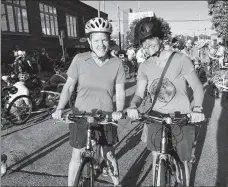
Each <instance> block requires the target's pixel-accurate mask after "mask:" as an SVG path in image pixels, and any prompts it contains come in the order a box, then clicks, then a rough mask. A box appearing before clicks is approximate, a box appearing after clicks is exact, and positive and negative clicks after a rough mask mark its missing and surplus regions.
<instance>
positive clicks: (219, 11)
mask: <svg viewBox="0 0 228 187" xmlns="http://www.w3.org/2000/svg"><path fill="white" fill-rule="evenodd" d="M208 8H209V15H210V16H212V29H214V30H215V31H216V32H217V34H218V36H219V37H221V38H223V39H224V38H225V37H226V34H227V33H228V2H227V1H218V0H208Z"/></svg>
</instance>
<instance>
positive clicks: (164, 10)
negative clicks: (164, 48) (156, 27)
mask: <svg viewBox="0 0 228 187" xmlns="http://www.w3.org/2000/svg"><path fill="white" fill-rule="evenodd" d="M82 2H83V3H86V4H88V5H90V6H92V7H94V8H96V9H98V7H99V1H82ZM104 2H105V4H104ZM117 4H118V5H119V7H120V20H121V21H120V23H121V24H120V25H121V33H123V26H122V23H123V14H125V13H124V12H126V9H129V8H131V9H132V10H133V12H138V11H142V12H143V11H153V12H154V13H155V15H156V16H157V17H162V18H163V19H164V20H166V21H167V22H168V23H169V25H170V27H171V32H172V33H173V34H184V35H190V36H194V34H195V35H198V34H205V33H206V34H207V35H210V34H212V33H214V31H213V30H212V29H211V25H212V24H211V21H210V19H211V16H209V15H208V6H207V2H206V1H199V0H198V1H107V0H106V1H103V0H101V1H100V10H101V11H104V10H105V11H104V12H105V13H107V14H108V18H109V19H110V20H113V21H114V22H113V24H112V25H113V35H116V34H118V32H119V30H118V29H119V26H118V14H117ZM104 5H105V6H104ZM185 20H201V21H185ZM203 20H206V21H203ZM205 28H206V30H205Z"/></svg>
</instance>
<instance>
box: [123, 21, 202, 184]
mask: <svg viewBox="0 0 228 187" xmlns="http://www.w3.org/2000/svg"><path fill="white" fill-rule="evenodd" d="M163 38H164V33H163V31H162V27H161V22H160V21H159V20H158V19H157V18H155V17H146V18H143V19H142V20H140V21H139V22H138V23H137V25H136V27H135V40H136V41H137V42H138V44H139V45H141V46H142V47H143V48H144V49H145V51H146V52H147V54H148V55H149V58H148V59H147V60H146V61H145V62H144V63H143V64H141V65H140V67H139V70H138V76H137V79H138V80H137V86H136V92H135V95H134V97H133V99H132V101H131V103H130V107H129V108H128V109H127V113H128V116H129V117H130V118H133V119H138V118H139V113H138V110H137V108H138V107H139V105H140V104H141V102H142V100H143V96H144V91H145V89H146V87H147V89H148V91H149V93H150V94H151V97H152V99H154V95H155V90H156V88H157V85H158V81H159V78H160V76H161V74H162V71H163V68H164V67H165V65H166V63H167V60H168V58H169V57H170V55H171V54H172V53H173V51H171V50H166V51H165V50H163V47H162V40H163ZM186 81H187V82H188V83H189V85H190V86H191V88H192V89H193V92H194V104H195V105H194V107H193V108H191V105H190V101H189V99H188V95H187V90H186ZM203 97H204V93H203V86H202V84H201V82H200V80H199V78H198V77H197V75H196V73H195V71H194V67H193V64H192V62H191V60H190V59H189V58H188V57H187V56H186V55H185V54H182V53H179V52H176V53H175V54H174V56H173V59H172V61H171V64H170V66H169V68H168V70H167V72H166V74H165V77H164V79H163V81H162V86H161V89H160V92H159V94H158V97H157V100H156V104H155V105H154V108H153V111H150V112H151V113H153V114H154V115H158V116H160V115H163V114H168V113H174V112H180V113H184V114H186V113H190V114H191V120H192V122H193V123H196V122H200V121H203V120H204V118H205V117H204V114H203V111H202V103H203ZM160 128H161V124H160V123H157V122H155V123H153V125H149V126H148V127H147V126H145V127H144V130H148V133H147V134H146V135H147V139H146V141H147V148H148V149H149V150H151V151H152V155H153V163H155V158H156V156H157V152H156V147H155V146H154V144H155V145H158V144H157V143H158V142H160V138H161V136H160V135H159V134H158V135H156V137H154V135H155V134H156V133H157V132H159V129H160ZM179 131H180V129H179V128H177V127H176V128H175V126H174V127H172V133H173V134H178V133H179ZM182 132H183V134H184V136H183V137H182V136H181V138H182V141H178V138H179V139H180V137H177V141H178V142H179V143H178V144H177V147H176V150H177V153H178V155H179V158H180V160H181V161H183V162H184V165H185V169H186V174H187V176H188V178H187V179H189V177H190V175H189V173H190V172H189V168H188V162H189V161H190V160H191V154H192V145H193V142H194V138H195V129H194V127H193V126H183V128H182ZM143 134H144V133H143ZM151 138H155V140H154V141H155V143H154V144H153V143H152V140H151ZM188 182H189V181H188Z"/></svg>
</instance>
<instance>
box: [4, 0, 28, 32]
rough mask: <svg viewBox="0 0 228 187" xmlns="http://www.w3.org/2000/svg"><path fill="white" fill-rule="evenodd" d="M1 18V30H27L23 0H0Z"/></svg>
mask: <svg viewBox="0 0 228 187" xmlns="http://www.w3.org/2000/svg"><path fill="white" fill-rule="evenodd" d="M1 18H2V19H1V29H2V31H9V32H20V33H28V32H29V27H28V16H27V9H26V3H25V0H6V1H2V3H1Z"/></svg>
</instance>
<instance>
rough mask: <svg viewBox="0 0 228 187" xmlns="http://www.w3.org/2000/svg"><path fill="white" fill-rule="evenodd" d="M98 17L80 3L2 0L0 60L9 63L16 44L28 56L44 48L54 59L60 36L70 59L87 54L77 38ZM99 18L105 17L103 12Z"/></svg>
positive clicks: (71, 1)
mask: <svg viewBox="0 0 228 187" xmlns="http://www.w3.org/2000/svg"><path fill="white" fill-rule="evenodd" d="M97 15H98V12H97V9H95V8H93V7H91V6H88V5H87V4H85V3H83V2H81V1H79V0H53V1H48V0H46V1H45V0H39V1H37V0H2V1H1V30H2V33H1V36H2V42H1V51H2V53H1V56H2V58H1V60H2V62H7V61H9V59H11V60H12V58H10V57H9V56H10V55H9V53H10V52H12V50H13V47H14V46H16V45H17V46H19V48H20V49H22V50H25V51H26V52H27V53H32V51H33V49H34V48H37V49H41V48H45V49H46V51H47V52H48V53H49V56H50V57H51V58H56V57H57V55H59V53H60V52H61V46H60V42H59V35H60V33H63V35H64V36H65V37H64V40H63V41H64V45H65V48H66V49H67V52H68V53H69V55H70V56H73V55H75V54H77V53H78V52H83V51H88V50H89V46H88V43H87V42H82V40H80V39H81V38H83V37H85V33H84V25H85V23H86V22H87V21H88V20H89V19H91V18H93V17H96V16H97ZM100 15H101V17H104V18H107V17H108V15H107V14H105V13H103V12H101V14H100ZM8 63H9V62H8Z"/></svg>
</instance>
